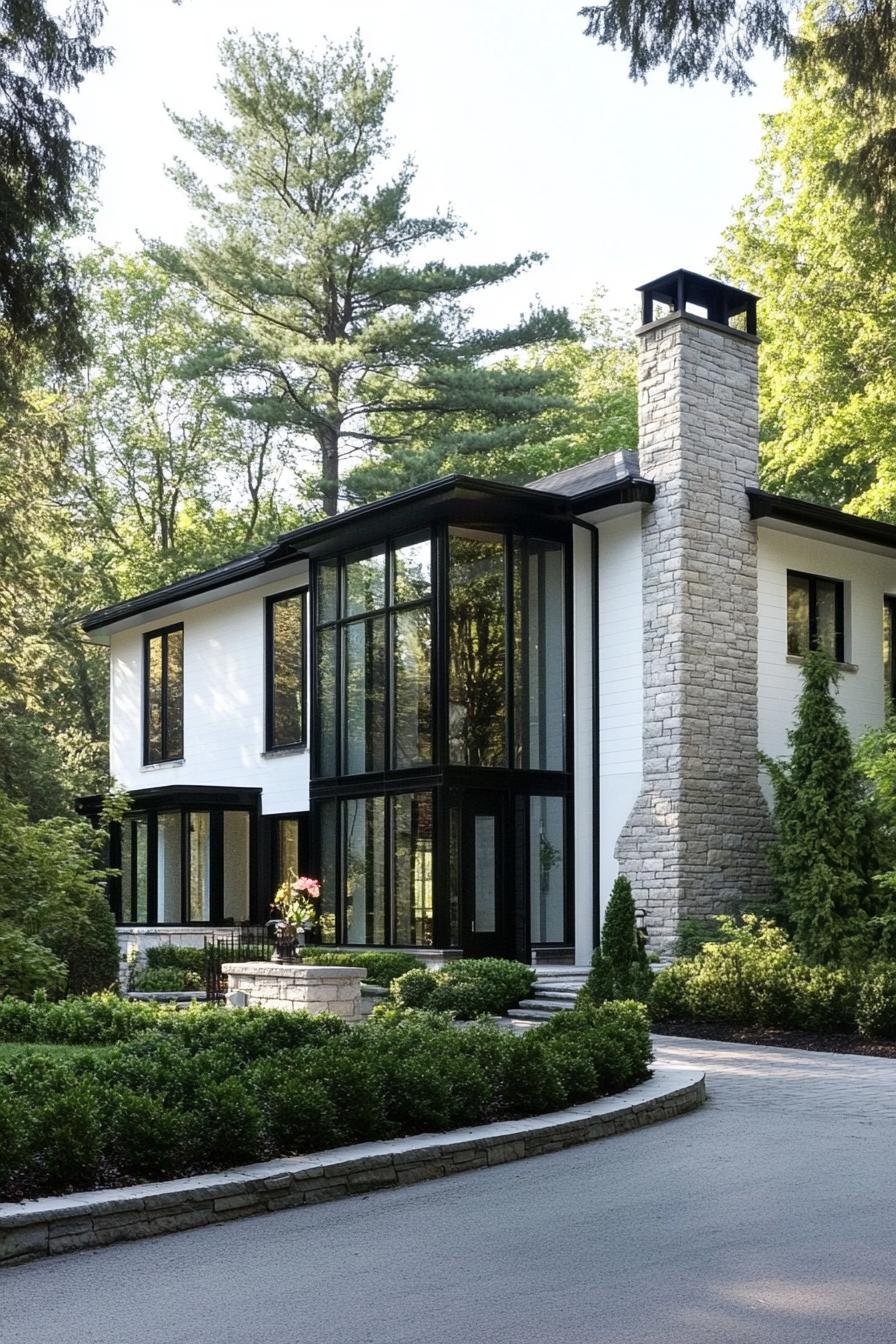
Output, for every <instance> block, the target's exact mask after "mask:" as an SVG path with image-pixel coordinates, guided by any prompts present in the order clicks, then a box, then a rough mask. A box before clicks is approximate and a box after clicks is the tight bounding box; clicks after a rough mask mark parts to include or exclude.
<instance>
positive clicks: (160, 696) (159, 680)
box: [143, 625, 184, 765]
mask: <svg viewBox="0 0 896 1344" xmlns="http://www.w3.org/2000/svg"><path fill="white" fill-rule="evenodd" d="M143 677H144V723H143V759H144V763H145V764H146V765H157V764H159V762H161V761H176V760H180V758H181V757H182V756H183V754H184V628H183V626H182V625H170V626H168V627H167V628H166V629H165V630H155V631H153V633H152V634H149V635H145V636H144V638H143Z"/></svg>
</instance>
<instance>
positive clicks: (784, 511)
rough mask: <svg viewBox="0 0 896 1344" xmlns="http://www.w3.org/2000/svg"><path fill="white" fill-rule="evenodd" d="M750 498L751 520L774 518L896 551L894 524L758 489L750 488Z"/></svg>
mask: <svg viewBox="0 0 896 1344" xmlns="http://www.w3.org/2000/svg"><path fill="white" fill-rule="evenodd" d="M747 497H748V499H749V501H750V517H751V518H754V519H760V518H774V519H777V520H778V521H779V522H782V523H797V524H799V525H800V526H801V527H811V528H815V529H816V530H818V531H820V532H834V533H836V534H837V535H838V536H841V537H849V538H851V539H852V540H853V541H865V542H871V543H873V544H874V545H876V546H886V547H888V548H889V549H891V550H896V526H894V524H893V523H882V522H880V521H878V519H876V518H859V517H857V516H856V514H854V513H844V512H843V510H842V509H831V508H828V507H827V505H825V504H809V503H807V501H806V500H804V499H791V498H790V497H789V496H788V495H773V494H770V493H769V492H768V491H767V490H758V489H757V488H756V487H755V486H747Z"/></svg>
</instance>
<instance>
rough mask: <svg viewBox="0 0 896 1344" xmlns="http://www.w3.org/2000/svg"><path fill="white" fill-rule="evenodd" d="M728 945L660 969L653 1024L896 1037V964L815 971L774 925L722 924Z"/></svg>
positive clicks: (706, 948)
mask: <svg viewBox="0 0 896 1344" xmlns="http://www.w3.org/2000/svg"><path fill="white" fill-rule="evenodd" d="M720 923H721V924H722V925H723V928H722V933H723V934H724V936H725V938H726V939H727V941H724V942H720V943H707V944H704V946H703V948H702V950H701V951H700V952H699V953H698V954H697V955H696V956H693V957H688V958H685V959H683V960H681V961H677V962H675V964H674V965H672V966H670V967H669V968H668V969H667V970H664V971H661V972H660V974H659V975H657V977H656V979H655V980H654V982H653V987H652V989H651V992H650V1001H649V1009H650V1015H651V1018H652V1019H653V1021H655V1022H673V1021H689V1022H705V1023H711V1022H724V1023H728V1024H730V1025H732V1026H745V1027H779V1028H783V1029H789V1030H796V1031H817V1032H851V1031H856V1030H857V1031H859V1032H860V1033H861V1034H862V1035H863V1036H867V1037H870V1038H876V1039H880V1040H896V963H893V962H878V963H872V964H871V965H869V966H865V967H852V968H843V967H836V968H832V967H827V966H810V965H807V963H806V962H804V961H802V960H801V959H800V958H799V956H798V955H797V953H796V951H795V950H794V948H793V945H792V944H791V942H790V941H789V939H788V937H787V935H786V934H785V933H784V932H783V930H782V929H780V928H779V927H778V926H777V925H775V924H773V923H772V922H771V921H769V920H763V919H758V918H756V917H755V916H747V917H746V919H745V920H744V923H743V925H742V926H736V925H734V923H733V921H730V920H723V921H720Z"/></svg>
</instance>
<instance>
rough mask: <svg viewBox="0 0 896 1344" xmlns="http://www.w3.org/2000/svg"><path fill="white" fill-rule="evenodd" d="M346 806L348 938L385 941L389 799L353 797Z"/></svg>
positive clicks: (364, 940) (346, 912) (355, 940)
mask: <svg viewBox="0 0 896 1344" xmlns="http://www.w3.org/2000/svg"><path fill="white" fill-rule="evenodd" d="M344 807H345V812H344V817H345V937H346V941H347V942H349V943H383V942H385V917H384V915H385V890H384V881H385V869H384V844H383V841H384V836H383V819H384V816H385V811H384V807H385V800H384V799H383V798H382V797H380V798H351V799H349V800H348V801H347V802H346V803H345V804H344Z"/></svg>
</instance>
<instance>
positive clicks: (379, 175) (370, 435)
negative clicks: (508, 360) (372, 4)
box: [152, 34, 571, 513]
mask: <svg viewBox="0 0 896 1344" xmlns="http://www.w3.org/2000/svg"><path fill="white" fill-rule="evenodd" d="M222 56H223V61H224V74H223V77H222V79H221V81H220V88H221V91H222V93H223V96H224V100H225V103H226V107H227V112H228V120H227V121H219V120H216V119H214V118H212V117H209V116H204V115H200V116H198V117H196V118H194V119H192V120H188V119H185V118H181V117H176V118H175V122H176V125H177V126H178V127H179V129H180V130H181V132H182V133H183V135H184V137H185V139H186V140H187V141H188V143H189V144H190V145H191V147H192V148H193V149H194V150H196V151H198V153H199V154H200V155H201V156H202V157H204V158H205V159H206V160H207V161H208V163H209V165H210V167H211V169H212V180H213V182H214V185H209V183H208V182H207V181H204V180H203V179H202V178H201V177H200V176H199V175H198V174H197V173H196V172H194V171H193V170H192V169H191V168H190V167H188V166H187V164H186V163H184V162H178V163H177V165H176V166H175V168H174V170H173V176H174V179H175V181H176V182H177V183H178V184H179V185H180V186H181V187H182V188H183V190H184V192H185V193H186V195H187V197H188V199H189V201H190V203H191V205H192V206H193V208H194V210H195V211H196V212H197V214H198V215H199V216H200V217H201V218H202V220H203V224H202V226H201V227H197V228H194V229H193V230H192V231H191V232H190V233H189V234H188V237H187V242H186V245H185V246H184V247H182V248H176V247H171V246H166V245H164V244H163V243H161V242H157V243H155V244H154V245H153V248H152V251H153V255H154V256H155V258H156V259H157V260H158V261H159V262H160V263H161V264H162V265H163V266H164V267H166V268H167V269H168V270H169V271H170V273H171V274H172V275H175V276H177V277H178V278H180V279H182V280H184V281H187V282H188V283H191V284H192V285H194V286H195V288H196V290H197V292H198V293H200V294H201V295H202V296H203V298H204V299H205V300H206V301H207V302H208V303H209V304H210V305H211V306H212V308H213V309H214V311H215V314H216V321H215V323H214V324H213V325H212V326H210V328H209V332H208V339H207V341H206V342H205V344H204V346H202V347H201V348H200V347H197V349H196V353H195V358H194V360H193V371H194V372H196V373H202V374H207V373H209V372H211V371H213V372H215V373H216V374H217V375H218V377H219V379H220V383H221V390H222V397H223V398H224V402H225V404H226V405H227V407H228V409H229V410H230V411H231V412H232V413H234V414H237V415H241V416H244V417H246V418H248V419H250V420H254V421H256V422H261V423H265V424H269V425H275V426H288V427H289V428H290V429H291V430H292V432H293V433H294V434H295V435H298V436H299V437H300V439H301V440H302V441H304V442H305V443H306V444H308V445H312V446H313V445H316V460H317V467H316V475H317V476H318V480H319V493H320V496H321V498H322V501H323V507H324V510H325V512H327V513H334V512H335V511H336V509H337V507H338V502H339V476H340V460H341V459H342V458H343V457H344V456H345V455H346V454H347V453H352V452H355V453H357V452H362V451H365V450H369V449H370V448H372V447H375V446H376V445H378V444H382V443H384V442H387V443H392V444H394V443H396V442H401V441H402V440H403V439H406V438H411V437H413V438H415V439H417V440H418V441H419V440H420V439H421V438H422V437H424V436H426V435H429V434H432V433H434V432H437V428H436V427H437V426H438V424H439V422H440V421H441V420H443V419H444V418H445V417H454V418H456V417H457V416H462V415H465V414H467V415H470V416H474V417H479V418H480V419H481V421H482V422H483V424H484V425H487V426H489V427H491V426H497V429H498V434H499V435H500V433H501V431H502V429H503V428H504V427H505V426H506V425H508V424H514V423H517V424H518V423H520V422H525V421H526V420H527V419H528V418H529V417H530V416H532V415H533V414H535V413H537V412H538V410H539V409H540V401H539V395H538V394H539V391H540V389H541V387H542V384H543V383H544V381H545V376H544V375H543V373H542V372H541V371H540V370H539V369H537V368H531V369H530V368H524V367H522V366H520V365H514V366H513V367H512V368H509V369H508V368H506V367H503V366H502V365H501V364H500V363H499V364H497V365H496V364H495V363H493V362H491V361H493V359H494V357H495V356H496V355H499V354H500V353H501V352H503V351H510V350H517V349H520V348H525V347H529V346H532V345H535V344H538V343H540V342H544V341H546V340H556V339H559V338H564V337H567V336H569V335H571V327H570V324H569V321H568V319H567V317H566V315H565V314H564V313H560V312H549V311H544V310H537V311H534V312H532V313H530V314H529V315H528V316H527V317H524V318H522V319H521V320H520V322H519V324H518V325H517V326H515V327H513V328H510V329H504V330H497V331H492V330H480V329H478V328H476V327H474V326H473V325H472V323H471V321H470V318H469V313H468V311H467V309H466V307H465V306H464V305H465V303H466V301H468V299H469V297H470V296H471V295H473V294H475V293H476V292H478V291H481V290H483V289H485V288H488V287H490V286H493V285H496V284H498V283H500V282H501V281H503V280H507V279H510V278H512V277H514V276H517V275H519V274H521V273H522V272H523V271H525V270H526V269H527V268H528V267H530V266H532V265H534V264H535V263H536V262H538V261H539V260H540V259H541V258H540V256H539V255H538V254H536V253H532V254H529V255H526V256H518V257H516V258H515V259H514V260H513V261H510V262H498V263H493V264H487V265H456V266H451V265H449V264H448V263H447V262H445V261H443V260H441V259H439V258H438V257H437V256H430V258H429V259H426V260H424V259H422V257H423V254H424V253H425V252H426V251H429V252H430V253H431V252H432V250H433V249H434V248H440V247H442V246H443V245H444V244H446V243H448V242H450V241H452V240H455V239H457V238H459V237H461V236H462V235H463V233H464V226H463V225H462V224H461V223H460V221H459V220H457V219H456V218H455V216H454V215H453V214H452V212H451V211H450V210H448V211H444V212H441V213H438V214H435V215H431V216H428V217H419V216H416V215H413V214H411V212H410V192H411V187H412V184H413V181H414V174H415V169H414V165H413V163H412V162H411V161H410V160H405V161H404V162H403V163H401V164H400V165H399V166H398V168H397V169H396V170H395V171H393V172H391V175H390V171H389V164H388V155H389V150H390V148H391V142H390V139H389V136H388V134H387V131H386V127H385V118H386V113H387V110H388V107H389V104H390V102H391V100H392V67H391V66H389V65H387V64H386V65H380V64H377V63H375V62H374V61H372V60H371V59H370V58H369V57H368V56H367V54H366V53H365V51H364V49H363V46H362V44H361V41H360V38H356V39H355V41H354V42H352V43H351V44H349V45H348V46H335V45H330V46H328V47H327V48H326V49H325V50H324V52H323V53H322V55H320V56H319V57H314V56H309V55H306V54H304V53H302V52H300V51H298V50H296V49H295V48H294V47H291V46H287V45H284V44H282V43H280V42H278V41H277V40H276V39H274V38H272V37H266V36H263V35H260V34H256V35H255V36H254V37H253V38H252V39H249V40H244V39H241V38H239V37H236V36H231V37H230V38H229V39H228V40H227V41H226V42H225V43H224V44H223V47H222ZM518 441H519V436H518V438H517V442H518Z"/></svg>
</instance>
